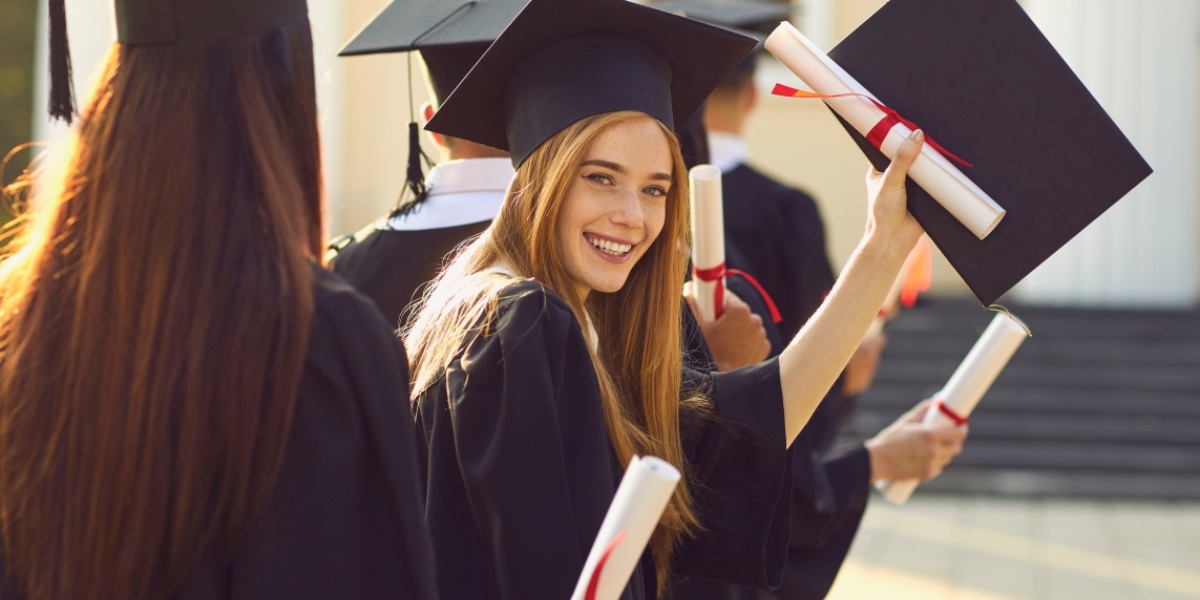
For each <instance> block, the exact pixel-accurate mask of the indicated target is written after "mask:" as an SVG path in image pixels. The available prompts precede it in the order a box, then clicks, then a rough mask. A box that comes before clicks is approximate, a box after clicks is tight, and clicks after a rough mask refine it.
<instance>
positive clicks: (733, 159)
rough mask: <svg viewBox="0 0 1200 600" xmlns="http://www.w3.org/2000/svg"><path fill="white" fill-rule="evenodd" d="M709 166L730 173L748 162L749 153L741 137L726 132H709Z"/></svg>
mask: <svg viewBox="0 0 1200 600" xmlns="http://www.w3.org/2000/svg"><path fill="white" fill-rule="evenodd" d="M708 154H709V164H711V165H712V166H714V167H716V168H718V169H720V170H721V172H722V173H728V172H730V171H732V170H734V169H735V168H737V167H738V165H741V164H743V163H745V162H746V158H747V156H748V155H749V151H748V150H747V149H746V141H745V140H743V139H742V138H741V136H739V135H737V134H734V133H729V132H725V131H709V132H708Z"/></svg>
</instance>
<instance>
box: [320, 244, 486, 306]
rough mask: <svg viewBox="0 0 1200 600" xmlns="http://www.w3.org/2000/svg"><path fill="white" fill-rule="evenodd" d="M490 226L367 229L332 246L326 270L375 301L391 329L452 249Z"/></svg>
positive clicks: (431, 278)
mask: <svg viewBox="0 0 1200 600" xmlns="http://www.w3.org/2000/svg"><path fill="white" fill-rule="evenodd" d="M491 224H492V222H491V221H483V222H481V223H469V224H467V225H459V226H456V227H443V228H439V229H417V230H403V231H395V230H391V229H383V228H376V227H375V226H372V227H371V228H369V229H367V230H363V231H361V232H359V233H357V234H355V235H354V236H345V237H342V238H339V239H338V240H336V241H334V243H333V244H332V245H331V247H330V251H331V255H332V258H331V262H330V268H331V269H332V270H333V272H334V273H337V274H338V275H340V276H341V277H342V278H344V279H345V280H346V281H347V282H349V283H350V285H352V286H354V288H355V289H357V290H358V291H359V292H361V293H362V294H363V295H365V296H367V297H368V298H370V299H371V300H374V301H375V305H376V306H378V307H379V310H380V311H381V312H382V313H383V316H384V318H386V319H387V321H388V323H390V324H391V326H392V328H393V329H395V328H396V325H397V324H398V323H399V321H400V316H401V314H402V313H403V312H404V308H405V307H407V306H408V305H409V303H411V302H412V301H413V300H415V299H416V298H417V295H418V292H419V290H422V286H424V285H425V284H426V283H428V282H429V281H432V280H433V278H434V277H436V276H437V274H438V271H440V270H441V268H442V265H443V264H445V262H446V256H447V255H449V254H450V253H452V252H453V251H454V249H455V248H456V247H458V246H459V245H460V244H462V243H463V242H464V241H466V240H467V239H468V238H471V237H474V236H475V235H477V234H480V233H482V232H483V231H484V230H485V229H487V228H488V226H490V225H491Z"/></svg>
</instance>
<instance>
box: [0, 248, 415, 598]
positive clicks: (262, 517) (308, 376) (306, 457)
mask: <svg viewBox="0 0 1200 600" xmlns="http://www.w3.org/2000/svg"><path fill="white" fill-rule="evenodd" d="M313 271H314V277H315V279H314V282H313V296H314V305H315V306H314V308H315V310H314V315H313V321H312V329H311V332H310V335H309V343H308V355H307V356H306V358H305V362H304V371H303V374H302V375H301V380H300V390H299V397H298V398H297V400H296V408H295V416H294V418H293V422H292V427H291V431H290V432H289V437H288V442H287V447H286V450H285V454H284V458H283V463H282V465H281V466H280V469H279V474H278V476H277V478H276V480H275V485H274V488H273V489H272V490H271V492H270V493H269V495H268V497H267V500H266V503H265V505H264V506H263V508H262V510H261V512H260V513H259V514H258V515H257V516H256V517H255V518H254V520H253V521H252V523H251V524H250V526H249V528H248V530H247V531H246V533H245V534H244V536H243V538H242V540H241V541H240V543H239V545H238V547H237V549H236V550H235V551H234V552H233V553H232V554H229V553H228V552H226V551H225V550H224V549H223V548H222V547H221V545H220V544H212V545H211V546H210V547H208V548H207V549H205V550H204V551H203V554H202V556H201V558H200V560H199V562H198V563H197V564H196V565H195V566H193V567H192V568H191V570H190V571H189V572H188V574H187V575H186V576H185V578H184V580H183V582H182V583H181V584H180V586H179V587H178V588H177V589H176V591H175V593H174V594H173V595H172V598H173V600H226V599H227V600H258V599H262V598H288V599H289V600H306V599H312V600H326V599H328V598H355V599H362V600H367V599H379V600H392V599H395V598H412V599H421V600H425V599H436V598H437V597H438V596H437V591H436V588H435V586H434V577H433V560H432V551H431V542H430V538H429V529H428V527H427V526H426V524H425V522H424V520H423V519H422V512H423V508H424V504H423V501H422V494H421V487H420V484H421V482H420V473H419V466H420V465H419V463H418V448H419V447H418V442H417V436H416V429H415V426H414V423H413V416H412V412H411V410H410V409H409V404H408V394H407V390H408V383H407V382H408V362H407V359H406V357H405V353H404V348H403V347H402V346H401V345H400V343H399V341H398V340H397V339H396V338H395V337H394V336H393V335H392V334H391V333H390V332H389V331H388V326H387V324H386V323H385V322H384V321H383V317H381V316H380V315H379V312H378V310H376V309H375V307H374V306H373V305H372V304H371V302H370V301H369V300H367V299H366V298H364V297H362V296H361V295H359V294H357V293H356V292H354V290H352V289H351V288H350V286H348V285H346V283H345V282H343V281H341V280H340V279H339V278H337V277H336V276H335V275H333V274H331V273H329V272H327V271H325V270H323V269H320V268H316V267H314V269H313ZM214 375H215V376H219V375H220V374H219V373H217V374H214ZM248 400H251V399H248ZM0 562H2V560H0ZM3 572H4V569H3V568H2V565H0V574H2V573H3ZM22 597H23V596H22V595H20V594H17V593H15V592H14V591H13V590H12V589H11V588H9V586H7V585H5V582H4V581H3V577H0V599H3V600H18V599H20V598H22Z"/></svg>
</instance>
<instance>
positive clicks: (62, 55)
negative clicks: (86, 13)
mask: <svg viewBox="0 0 1200 600" xmlns="http://www.w3.org/2000/svg"><path fill="white" fill-rule="evenodd" d="M65 1H66V0H50V118H51V119H61V120H63V121H66V122H67V124H68V125H69V124H71V122H72V121H73V120H74V119H75V90H74V89H73V87H74V85H73V83H72V82H71V48H70V46H69V44H68V42H67V9H66V6H65Z"/></svg>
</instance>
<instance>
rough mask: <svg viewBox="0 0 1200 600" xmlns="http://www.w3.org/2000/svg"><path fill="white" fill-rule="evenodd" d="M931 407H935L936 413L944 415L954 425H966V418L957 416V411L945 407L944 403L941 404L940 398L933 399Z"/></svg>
mask: <svg viewBox="0 0 1200 600" xmlns="http://www.w3.org/2000/svg"><path fill="white" fill-rule="evenodd" d="M933 405H934V406H936V407H937V409H938V411H939V412H941V413H942V414H943V415H945V416H946V418H947V419H950V420H951V421H953V422H954V424H955V425H957V426H959V427H962V426H963V425H966V424H967V421H968V419H967V417H964V416H963V415H960V414H958V411H956V410H954V409H953V408H950V407H949V406H946V403H945V402H942V399H941V398H935V399H934V401H933Z"/></svg>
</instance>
